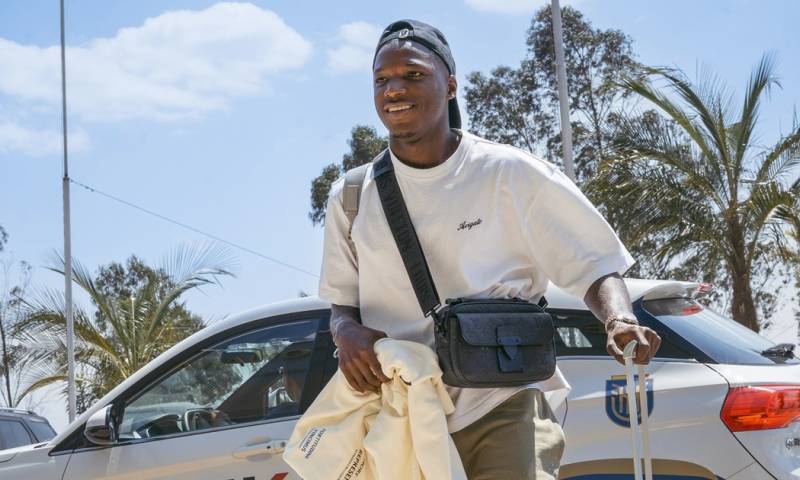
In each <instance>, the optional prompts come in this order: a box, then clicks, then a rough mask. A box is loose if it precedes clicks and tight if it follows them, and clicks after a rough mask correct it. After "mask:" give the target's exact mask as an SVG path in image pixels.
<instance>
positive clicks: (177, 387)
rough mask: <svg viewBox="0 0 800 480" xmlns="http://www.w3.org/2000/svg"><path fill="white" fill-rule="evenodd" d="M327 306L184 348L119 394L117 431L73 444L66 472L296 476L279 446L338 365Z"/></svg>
mask: <svg viewBox="0 0 800 480" xmlns="http://www.w3.org/2000/svg"><path fill="white" fill-rule="evenodd" d="M328 315H329V312H328V311H319V312H315V313H313V314H306V315H304V316H303V315H301V316H299V317H298V316H297V315H294V316H287V317H283V318H279V319H270V320H266V321H263V322H256V323H257V324H256V325H253V326H251V327H249V328H247V329H245V330H244V331H242V329H241V328H237V329H235V330H232V331H230V332H228V333H227V334H224V335H222V336H216V337H215V338H214V339H213V341H211V342H205V343H204V344H203V345H199V346H194V347H192V348H193V352H190V354H188V355H179V356H178V357H180V358H184V360H183V361H180V362H176V364H174V365H170V366H167V368H166V369H160V371H161V372H163V373H162V374H161V375H159V376H157V377H156V378H153V379H152V381H150V382H140V383H146V384H144V385H143V386H142V387H141V388H137V386H136V385H135V386H134V387H132V389H131V390H133V391H131V392H125V393H123V394H122V395H121V397H120V398H119V399H118V400H115V402H114V409H115V411H117V412H118V423H119V425H118V436H119V441H118V442H117V443H116V444H115V445H114V446H112V447H107V448H98V447H92V446H85V448H78V449H76V451H75V453H73V454H72V458H70V462H69V465H68V467H67V470H66V472H65V474H64V477H63V478H64V480H78V479H80V480H87V479H99V478H103V479H109V480H111V479H115V480H122V479H129V480H134V479H136V480H146V479H164V480H166V479H170V480H190V479H191V480H229V479H235V480H283V479H291V478H297V477H294V476H293V474H292V473H290V472H291V470H290V469H289V468H288V467H287V466H286V464H285V463H284V462H283V460H282V458H281V453H282V451H283V445H284V443H285V442H286V440H288V438H289V436H290V434H291V432H292V428H293V427H294V423H295V421H296V420H297V418H298V417H299V416H300V414H301V413H302V412H303V411H304V410H305V408H306V407H307V406H308V405H309V404H310V403H311V401H313V399H314V397H316V395H317V394H318V393H319V390H320V389H321V388H322V386H323V384H324V382H325V381H326V380H327V377H328V376H329V372H330V371H331V368H335V367H332V366H331V365H330V363H331V359H330V351H329V348H330V335H329V333H328V329H327V325H328ZM265 324H266V325H265ZM333 361H334V362H335V360H333Z"/></svg>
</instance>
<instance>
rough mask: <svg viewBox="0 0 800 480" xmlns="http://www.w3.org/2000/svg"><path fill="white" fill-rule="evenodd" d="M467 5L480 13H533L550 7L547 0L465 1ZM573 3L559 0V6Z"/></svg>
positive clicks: (572, 2) (567, 0)
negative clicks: (546, 6)
mask: <svg viewBox="0 0 800 480" xmlns="http://www.w3.org/2000/svg"><path fill="white" fill-rule="evenodd" d="M465 1H466V3H467V5H469V6H470V7H472V8H474V9H475V10H478V11H480V12H492V13H533V12H535V11H536V10H538V9H539V8H541V7H544V6H545V5H548V6H549V5H550V1H549V0H465ZM574 3H575V2H574V1H569V0H561V1H560V2H559V4H560V5H562V6H563V5H565V4H574Z"/></svg>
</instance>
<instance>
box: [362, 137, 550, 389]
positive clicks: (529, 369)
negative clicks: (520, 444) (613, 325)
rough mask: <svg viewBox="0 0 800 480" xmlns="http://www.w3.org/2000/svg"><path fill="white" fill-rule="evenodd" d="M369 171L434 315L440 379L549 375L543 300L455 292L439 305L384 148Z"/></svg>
mask: <svg viewBox="0 0 800 480" xmlns="http://www.w3.org/2000/svg"><path fill="white" fill-rule="evenodd" d="M373 175H374V178H375V183H376V185H377V187H378V195H379V196H380V199H381V205H382V207H383V212H384V214H385V215H386V219H387V221H388V223H389V228H390V229H391V231H392V236H393V237H394V240H395V243H396V244H397V248H398V250H400V256H401V257H402V259H403V264H404V265H405V268H406V271H407V272H408V276H409V279H410V280H411V285H412V286H413V288H414V293H415V294H416V296H417V300H418V301H419V305H420V307H421V308H422V311H423V312H424V313H425V316H426V317H431V318H432V319H433V322H434V332H435V338H436V355H437V356H438V357H439V366H440V367H441V369H442V372H443V375H442V380H443V381H444V383H445V384H447V385H451V386H454V387H469V388H492V387H513V386H519V385H527V384H529V383H533V382H537V381H541V380H546V379H548V378H550V377H551V376H553V373H555V368H556V353H555V344H554V336H555V329H554V327H553V319H552V317H551V316H550V314H549V313H547V312H545V311H544V307H545V306H546V303H545V302H540V303H542V304H541V305H537V304H534V303H531V302H528V301H526V300H523V299H510V300H505V299H467V298H457V299H447V301H446V302H445V305H441V302H440V300H439V293H438V292H437V291H436V285H434V283H433V278H432V277H431V273H430V269H429V268H428V262H427V261H426V260H425V255H424V254H423V252H422V247H421V246H420V243H419V239H418V238H417V234H416V232H415V231H414V226H413V225H412V223H411V218H410V217H409V215H408V209H407V208H406V204H405V201H404V200H403V194H402V192H401V191H400V186H399V185H398V183H397V177H396V176H395V172H394V167H393V165H392V161H391V158H390V156H389V151H388V149H387V150H386V151H384V153H383V154H382V155H380V156H379V158H378V159H376V160H375V162H374V165H373ZM442 240H443V241H446V239H442ZM542 300H544V298H542Z"/></svg>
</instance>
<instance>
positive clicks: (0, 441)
mask: <svg viewBox="0 0 800 480" xmlns="http://www.w3.org/2000/svg"><path fill="white" fill-rule="evenodd" d="M34 441H35V440H34V439H32V438H31V436H30V434H29V433H28V431H27V430H26V429H25V426H24V425H22V422H20V421H18V420H5V419H0V450H2V449H5V448H14V447H20V446H22V445H30V444H31V443H34Z"/></svg>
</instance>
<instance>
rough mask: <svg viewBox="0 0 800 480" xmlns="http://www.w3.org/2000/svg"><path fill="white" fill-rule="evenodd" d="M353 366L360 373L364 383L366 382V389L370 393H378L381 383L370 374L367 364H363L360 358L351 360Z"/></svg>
mask: <svg viewBox="0 0 800 480" xmlns="http://www.w3.org/2000/svg"><path fill="white" fill-rule="evenodd" d="M353 364H354V365H355V368H356V369H357V370H358V371H359V372H360V373H361V376H362V377H363V378H364V382H366V388H367V389H368V390H372V391H378V390H380V388H381V381H380V380H378V377H376V376H375V374H374V373H372V370H371V369H370V368H369V364H367V362H365V361H364V360H363V359H361V358H356V359H354V360H353Z"/></svg>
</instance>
